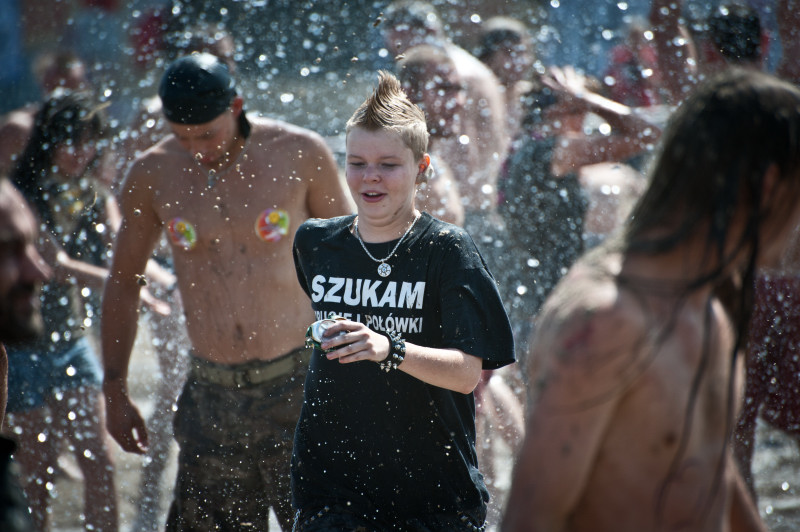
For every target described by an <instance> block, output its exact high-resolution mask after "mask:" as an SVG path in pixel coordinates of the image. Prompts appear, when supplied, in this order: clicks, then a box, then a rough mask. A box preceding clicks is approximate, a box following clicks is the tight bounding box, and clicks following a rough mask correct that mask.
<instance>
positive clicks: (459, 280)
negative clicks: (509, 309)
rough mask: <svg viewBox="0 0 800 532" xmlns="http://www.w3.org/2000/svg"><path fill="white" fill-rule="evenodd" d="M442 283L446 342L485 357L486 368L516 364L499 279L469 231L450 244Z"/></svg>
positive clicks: (446, 344) (447, 246) (448, 345)
mask: <svg viewBox="0 0 800 532" xmlns="http://www.w3.org/2000/svg"><path fill="white" fill-rule="evenodd" d="M440 287H441V298H442V299H441V300H442V318H441V319H442V333H443V341H444V345H445V346H447V347H454V348H456V349H460V350H461V351H463V352H465V353H467V354H470V355H473V356H477V357H479V358H481V359H483V368H484V369H497V368H500V367H503V366H506V365H508V364H512V363H513V362H514V361H515V357H514V339H513V335H512V332H511V325H510V324H509V320H508V316H507V314H506V311H505V308H504V307H503V303H502V300H501V298H500V294H499V292H498V290H497V283H496V282H495V280H494V278H493V277H492V275H491V273H490V272H489V270H488V268H487V267H486V264H485V262H484V260H483V258H482V257H481V255H480V253H479V251H478V249H477V247H476V246H475V243H474V242H473V241H472V238H470V237H469V235H468V234H466V233H465V232H462V233H460V234H457V235H455V236H454V237H453V240H451V241H450V242H449V244H448V245H446V251H445V259H444V261H443V268H442V271H441V275H440Z"/></svg>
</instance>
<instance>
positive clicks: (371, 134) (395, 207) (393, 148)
mask: <svg viewBox="0 0 800 532" xmlns="http://www.w3.org/2000/svg"><path fill="white" fill-rule="evenodd" d="M346 151H347V155H346V157H347V162H346V169H345V176H346V178H347V185H348V187H349V188H350V193H351V194H352V196H353V200H355V203H356V207H357V209H358V216H359V220H364V221H367V222H368V223H371V224H374V225H383V224H385V223H390V222H392V221H394V220H397V219H405V218H407V217H409V216H410V215H411V213H413V211H414V195H415V192H416V179H417V175H418V174H419V172H420V168H419V163H420V161H417V160H415V158H414V154H413V153H412V151H411V149H410V148H409V147H408V146H406V145H405V143H404V142H403V139H402V138H400V135H398V134H397V133H395V132H394V131H389V130H375V131H369V130H366V129H364V128H361V127H355V128H353V129H352V130H350V132H349V133H348V134H347V148H346Z"/></svg>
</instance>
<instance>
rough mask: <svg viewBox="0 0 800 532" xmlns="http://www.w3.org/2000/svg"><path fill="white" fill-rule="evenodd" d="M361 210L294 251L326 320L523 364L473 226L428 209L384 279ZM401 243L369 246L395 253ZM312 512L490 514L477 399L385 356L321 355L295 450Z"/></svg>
mask: <svg viewBox="0 0 800 532" xmlns="http://www.w3.org/2000/svg"><path fill="white" fill-rule="evenodd" d="M353 219H354V217H353V216H352V215H351V216H345V217H340V218H334V219H331V220H318V219H312V220H309V221H307V222H305V223H304V224H303V225H302V226H301V227H300V228H299V229H298V231H297V234H296V236H295V245H294V258H295V265H296V268H297V275H298V278H299V280H300V284H301V285H302V286H303V289H304V290H305V291H306V293H307V294H308V295H309V297H311V301H312V307H313V309H314V311H315V313H316V316H317V319H322V318H324V317H327V316H328V315H329V314H330V313H336V314H339V315H342V316H344V317H346V318H348V319H351V320H353V321H358V322H361V323H364V324H366V325H367V326H369V327H370V328H371V329H373V330H375V331H378V332H385V331H386V330H391V329H394V330H396V331H399V332H400V333H401V335H402V336H403V338H404V339H405V340H407V341H408V342H410V343H414V344H417V345H423V346H427V347H435V348H456V349H460V350H462V351H463V352H465V353H469V354H470V355H474V356H477V357H480V358H481V359H483V367H484V369H494V368H499V367H502V366H504V365H506V364H510V363H512V362H514V345H513V339H512V334H511V328H510V325H509V322H508V318H507V316H506V313H505V310H504V309H503V305H502V302H501V300H500V296H499V294H498V291H497V286H496V283H495V281H494V279H493V278H492V276H491V274H490V273H489V271H488V270H487V268H486V265H485V263H484V261H483V259H482V257H481V256H480V253H479V252H478V250H477V248H476V247H475V244H474V242H473V241H472V239H471V238H470V237H469V235H468V234H467V233H466V232H464V230H463V229H461V228H459V227H456V226H454V225H450V224H447V223H445V222H442V221H440V220H437V219H435V218H433V217H431V216H430V215H428V214H426V213H423V214H422V217H421V218H420V219H419V220H418V221H417V223H416V225H415V226H414V228H413V229H412V231H411V232H410V233H409V234H408V236H407V237H406V240H405V241H404V242H403V243H402V244H401V245H400V247H399V249H398V250H397V252H396V253H395V255H394V256H393V257H392V258H391V259H390V260H388V261H387V262H388V263H389V264H390V265H391V267H392V272H391V274H390V275H389V276H388V277H386V278H382V277H380V276H379V275H378V273H377V266H378V265H377V263H376V262H374V261H373V260H371V259H370V258H369V257H368V256H367V255H366V253H364V250H363V249H361V245H360V244H359V242H358V240H357V239H356V237H355V236H354V235H353V234H352V232H351V231H350V228H351V226H352V223H353ZM396 243H397V241H396V240H395V241H393V242H386V243H380V244H367V247H368V249H369V250H370V253H372V254H373V256H375V257H380V258H382V257H385V256H386V255H387V254H388V253H389V252H390V251H391V250H392V248H393V247H394V245H395V244H396ZM292 498H293V503H294V504H295V506H296V507H297V508H300V509H316V508H318V507H321V506H324V505H326V504H332V505H335V504H339V505H343V506H345V505H346V506H347V507H349V508H351V509H352V511H353V512H357V513H360V514H361V515H365V516H369V517H371V518H372V517H374V518H377V519H382V520H383V521H384V522H389V523H394V522H400V521H403V520H405V519H408V518H410V517H421V516H425V515H431V514H450V515H456V514H458V513H459V512H463V511H471V512H474V511H476V510H477V511H478V512H480V513H482V514H485V507H486V501H487V500H488V493H487V491H486V487H485V485H484V481H483V477H482V475H481V474H480V473H479V471H478V469H477V458H476V455H475V402H474V397H473V395H472V394H461V393H457V392H453V391H450V390H446V389H444V388H439V387H437V386H432V385H429V384H426V383H424V382H422V381H420V380H418V379H416V378H414V377H411V376H409V375H407V374H406V373H404V372H402V371H400V370H394V371H391V372H384V371H381V370H380V367H379V365H378V364H376V363H374V362H357V363H353V364H339V363H338V362H336V361H329V360H327V359H326V358H325V356H323V354H322V353H321V352H318V351H317V352H315V353H314V356H312V360H311V364H310V367H309V372H308V376H307V378H306V383H305V399H304V403H303V409H302V413H301V416H300V420H299V422H298V425H297V431H296V433H295V443H294V456H293V457H292Z"/></svg>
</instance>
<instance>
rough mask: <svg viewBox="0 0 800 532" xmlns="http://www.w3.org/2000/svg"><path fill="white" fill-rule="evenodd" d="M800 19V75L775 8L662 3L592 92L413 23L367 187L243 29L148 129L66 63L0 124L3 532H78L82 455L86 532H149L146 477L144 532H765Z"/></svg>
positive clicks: (798, 132) (791, 217)
mask: <svg viewBox="0 0 800 532" xmlns="http://www.w3.org/2000/svg"><path fill="white" fill-rule="evenodd" d="M777 4H778V5H777V8H776V9H777V10H778V12H779V13H780V14H781V15H782V18H781V21H780V24H779V25H778V29H779V34H778V38H779V42H780V43H781V45H782V46H783V51H784V53H783V55H782V58H781V61H780V62H779V64H778V65H777V67H776V68H775V69H774V72H767V70H768V69H767V67H766V66H765V61H764V58H765V52H766V43H767V42H768V39H767V36H766V32H765V30H764V28H763V26H762V25H761V23H760V19H759V16H758V12H757V11H755V10H753V9H752V8H748V7H747V6H745V5H743V4H741V3H734V4H731V5H720V6H717V7H716V8H715V9H714V10H713V11H712V12H711V13H710V14H709V15H708V17H707V18H705V19H703V20H696V19H691V18H690V17H689V16H688V15H687V14H686V13H684V12H682V10H681V5H680V3H678V4H675V3H674V2H671V1H669V0H653V1H652V2H651V8H650V16H649V19H647V20H642V19H631V21H630V25H629V28H628V29H627V30H626V34H625V39H624V41H621V43H620V44H619V46H617V47H616V48H614V49H613V51H612V56H611V57H610V58H609V65H610V66H609V69H608V70H607V71H606V72H605V74H604V76H602V77H593V76H591V75H589V74H587V73H584V72H580V71H578V70H577V69H575V68H573V67H572V66H571V65H569V64H566V65H544V64H543V63H542V61H541V60H540V59H539V58H538V57H537V43H536V40H535V39H534V38H533V32H534V27H533V26H532V25H530V24H529V22H530V21H523V20H519V19H516V18H513V17H509V16H494V17H490V18H487V19H486V20H482V21H480V24H478V25H476V27H477V31H476V32H475V35H474V39H473V44H474V49H471V48H469V47H468V46H467V45H466V44H465V43H462V44H463V45H459V43H457V42H456V39H454V37H453V36H452V35H449V34H448V26H447V25H446V24H444V23H443V21H442V19H441V18H440V17H439V15H438V14H437V11H436V8H435V6H434V5H432V4H429V3H426V2H422V1H419V0H397V1H394V2H391V3H390V4H389V5H387V6H385V8H383V10H382V11H381V13H380V14H379V15H378V17H377V20H376V23H375V26H376V27H377V28H378V29H379V30H380V32H381V35H382V37H383V39H384V41H383V42H382V43H381V46H382V47H383V48H384V49H385V50H386V51H387V52H388V55H389V56H390V57H391V58H393V62H392V64H391V66H390V67H389V68H388V69H387V70H381V71H380V72H376V73H375V75H376V79H377V81H375V83H374V87H373V89H372V91H371V93H370V94H369V95H368V96H367V97H366V99H364V100H363V101H361V102H360V104H358V105H357V107H356V108H355V109H354V110H353V113H352V115H351V116H350V118H349V119H348V120H347V121H346V123H344V124H342V126H341V130H342V131H343V137H344V154H343V156H344V157H343V160H337V154H336V153H334V151H333V149H332V147H331V145H330V143H329V142H327V139H326V138H325V137H323V136H321V134H320V133H319V132H317V131H314V130H313V129H312V128H310V127H306V126H301V125H297V124H292V123H289V122H287V121H284V120H280V119H278V118H275V117H268V116H263V115H261V114H259V113H258V112H256V111H257V110H256V109H251V108H250V105H249V102H246V101H245V97H244V94H243V91H242V90H241V83H240V80H239V79H238V77H237V75H238V70H237V64H236V61H235V57H236V53H235V51H236V50H237V47H238V46H240V45H239V44H238V43H237V42H236V39H235V38H234V36H233V35H231V34H230V33H229V32H228V31H227V30H226V29H225V28H224V27H222V26H221V25H219V24H212V23H208V22H206V23H200V22H198V23H195V24H191V25H188V26H184V27H177V26H176V23H175V21H174V20H173V21H170V23H165V25H164V28H168V30H169V32H170V34H169V35H168V38H166V39H165V40H164V42H165V43H166V47H165V48H164V49H163V50H160V51H152V50H151V52H152V53H154V54H155V53H161V54H163V56H162V58H161V61H160V62H159V63H158V64H159V65H161V67H160V69H159V78H158V79H159V82H158V86H157V94H154V95H151V96H150V97H149V98H147V99H145V100H144V101H143V102H142V105H141V106H140V107H139V108H137V109H136V110H135V112H134V113H133V117H134V118H133V119H132V120H131V121H130V123H128V124H124V125H123V126H122V127H120V126H119V125H118V124H117V125H116V126H113V125H112V122H114V121H113V120H110V119H109V117H108V110H109V105H111V106H113V105H114V103H111V102H107V101H105V100H103V99H101V98H99V91H100V90H102V87H95V86H93V84H92V82H91V81H90V80H89V78H88V76H87V66H86V63H84V61H83V59H82V58H81V57H80V56H79V55H77V54H75V53H73V52H71V51H69V50H48V51H46V53H43V54H42V55H41V58H40V60H39V62H38V63H37V78H38V81H39V85H40V87H41V91H42V94H43V95H44V98H43V99H42V101H33V102H30V103H29V104H28V105H26V106H25V107H23V108H20V109H16V110H14V111H12V112H10V113H8V114H7V115H5V116H4V117H2V119H0V261H1V262H0V273H2V275H3V278H0V288H2V289H3V291H2V292H0V298H1V299H0V331H2V333H3V334H2V337H0V355H2V356H0V370H2V375H0V376H1V377H3V378H2V380H1V381H0V382H2V383H3V386H2V387H1V388H0V391H1V392H3V393H0V406H1V407H2V409H0V428H2V429H3V434H4V436H3V437H2V439H0V448H2V449H3V458H4V460H5V462H4V463H3V464H0V475H2V476H3V478H0V489H2V491H3V495H6V494H7V495H8V497H7V498H6V499H7V500H8V501H9V502H8V504H6V508H7V510H6V509H2V508H0V513H2V515H0V525H3V526H2V527H0V528H2V529H3V530H6V529H8V530H26V531H27V530H35V531H38V532H46V531H48V530H51V529H52V521H53V507H52V500H51V497H52V487H53V485H54V483H55V482H56V481H57V480H58V478H59V476H63V475H65V474H69V473H67V472H65V471H64V470H63V463H64V462H63V460H62V457H63V455H72V457H73V458H72V459H73V460H74V461H75V462H76V463H77V465H78V466H79V469H80V476H81V477H82V479H83V486H84V497H83V500H84V508H83V512H82V519H83V523H84V526H85V528H86V529H87V530H100V531H117V530H120V529H121V528H124V526H123V524H122V523H121V522H120V504H119V502H120V501H119V494H118V492H117V489H116V480H115V467H114V460H113V451H114V449H113V447H112V445H118V446H119V447H120V448H121V449H122V450H123V451H126V452H128V453H134V454H138V455H142V457H143V462H142V464H143V467H142V475H141V485H140V487H139V490H138V491H139V496H138V499H137V500H136V501H135V505H136V511H137V515H136V518H135V521H134V523H133V524H132V525H131V529H132V530H135V531H137V532H138V531H142V532H151V531H156V530H167V531H185V530H268V529H269V524H268V523H269V521H270V515H271V514H272V515H274V518H276V519H277V522H278V524H279V526H280V529H281V530H284V531H288V530H297V531H308V532H312V531H316V532H325V531H339V530H380V531H384V530H386V531H388V530H419V531H422V530H442V531H444V530H448V531H449V530H468V531H472V530H503V531H507V532H516V531H525V530H548V531H550V530H553V531H555V530H571V531H589V530H615V531H632V532H634V531H642V530H661V529H668V530H669V529H674V528H678V527H683V528H682V529H685V530H698V531H699V530H709V529H714V530H743V531H744V530H748V531H749V530H752V531H761V530H766V526H765V525H764V523H763V521H762V519H761V517H760V516H759V512H758V509H757V505H756V502H757V501H756V493H755V489H754V484H753V474H752V471H751V465H750V461H751V459H752V454H753V447H754V440H755V426H756V419H757V418H758V417H759V415H762V416H763V418H764V419H765V420H766V421H767V422H769V423H771V424H773V425H774V426H775V427H776V428H779V429H782V430H784V431H787V432H789V433H791V434H793V435H796V433H797V426H798V420H800V407H798V406H797V404H796V403H797V402H796V401H794V402H793V397H794V396H796V391H797V390H798V389H800V382H797V380H796V375H797V374H798V373H800V367H799V365H798V363H797V362H796V360H794V358H796V357H794V356H793V353H794V352H795V351H796V349H797V347H798V346H797V341H796V339H795V338H796V334H795V332H794V331H795V325H794V323H793V322H794V320H795V318H796V316H797V315H798V314H799V313H800V310H798V309H800V303H798V301H800V285H798V283H797V282H796V279H797V264H798V252H797V250H798V249H800V247H799V246H798V244H800V210H798V208H797V207H796V205H797V202H798V200H800V145H798V144H797V142H798V140H797V139H798V138H800V89H798V88H797V87H796V85H795V84H796V83H798V82H800V76H797V75H796V73H797V72H798V70H800V66H798V65H800V61H798V60H797V59H796V58H795V57H794V56H792V54H791V51H792V50H793V46H794V44H796V43H797V42H798V41H800V39H798V38H797V32H800V5H798V2H797V0H778V2H777ZM162 29H163V28H162ZM115 128H116V129H115ZM39 293H41V297H39ZM312 324H313V325H312ZM322 325H324V326H325V327H322ZM140 327H146V328H147V329H148V330H149V332H150V334H151V335H152V336H153V337H154V338H156V339H157V342H156V348H155V351H156V353H157V359H158V364H159V367H160V370H161V376H160V377H156V379H154V386H156V390H157V391H156V393H154V394H153V395H154V404H155V408H154V411H153V414H152V416H151V417H150V418H147V419H146V417H145V416H144V415H142V413H141V412H140V410H139V407H138V406H137V404H136V398H135V397H133V396H132V394H131V393H130V390H129V380H130V375H131V371H132V367H131V360H132V355H133V353H134V349H135V344H136V339H137V334H138V330H139V328H140ZM307 328H308V331H309V332H308V334H307V335H306V337H304V333H306V329H307ZM322 329H324V330H325V332H324V334H323V335H322V336H319V337H314V336H313V335H311V332H312V330H314V331H316V330H322ZM309 335H311V338H309ZM311 340H313V341H311ZM3 344H5V349H2V348H1V347H2V345H3ZM6 351H7V354H6ZM6 379H7V385H6ZM6 386H7V388H6ZM787 400H788V402H787ZM109 436H110V437H111V438H113V440H114V442H115V443H112V442H111V441H110V440H109ZM173 441H174V442H175V443H176V444H177V449H178V453H177V473H176V478H175V484H174V490H173V493H172V501H171V504H170V506H169V510H168V512H167V515H166V517H165V518H163V516H162V515H161V512H160V511H159V506H160V491H161V485H162V483H163V482H164V480H165V479H166V475H165V468H166V457H167V456H168V454H169V449H170V446H171V445H172V444H173ZM12 454H13V460H9V459H8V457H10V456H11V455H12ZM503 471H507V472H510V482H507V481H505V480H504V478H503V477H504V475H503ZM612 486H613V489H610V488H611V487H612ZM0 506H2V505H0ZM4 523H10V524H8V525H7V527H6V525H4ZM12 527H13V528H12Z"/></svg>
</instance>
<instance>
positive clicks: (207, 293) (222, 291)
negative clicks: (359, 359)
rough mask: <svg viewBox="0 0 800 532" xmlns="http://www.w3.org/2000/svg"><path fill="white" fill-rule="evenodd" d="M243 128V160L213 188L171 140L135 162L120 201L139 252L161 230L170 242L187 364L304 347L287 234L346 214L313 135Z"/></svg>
mask: <svg viewBox="0 0 800 532" xmlns="http://www.w3.org/2000/svg"><path fill="white" fill-rule="evenodd" d="M251 122H252V123H253V129H252V133H251V136H250V138H249V140H248V142H249V146H248V147H247V150H246V152H244V154H243V155H242V156H241V157H240V158H239V160H238V161H237V163H235V164H234V165H233V168H232V169H231V170H230V171H228V172H227V173H224V174H221V176H220V178H219V180H218V181H217V183H216V184H215V185H214V186H213V187H211V188H210V187H209V186H208V175H207V172H206V170H205V169H204V168H202V167H201V166H200V165H199V164H198V163H197V162H196V161H193V160H192V158H191V156H190V155H189V153H188V152H187V151H186V150H184V149H183V148H182V147H181V146H180V144H179V143H178V142H177V140H176V139H175V138H174V137H172V136H170V137H167V138H166V139H164V140H163V141H162V142H160V143H159V144H157V145H156V146H154V147H153V148H152V149H150V150H148V151H147V152H145V154H143V156H142V157H141V158H140V159H139V160H138V161H137V162H136V163H135V164H134V166H133V168H132V169H131V172H130V174H129V177H128V180H127V181H126V186H125V194H126V195H127V197H126V198H125V200H124V202H123V208H124V209H126V210H127V211H128V212H125V216H126V217H131V218H130V219H129V220H130V221H131V222H133V223H134V224H136V223H139V224H142V225H143V226H144V227H147V228H148V229H144V231H143V233H141V235H140V236H142V237H143V238H144V240H145V241H146V242H147V246H146V247H148V248H151V245H150V242H151V241H152V239H153V238H154V236H157V235H158V234H159V233H160V231H161V230H163V231H165V232H166V233H167V236H168V237H169V241H170V242H171V246H172V253H173V257H174V263H175V272H176V275H177V278H178V286H179V289H180V292H181V296H182V299H183V304H184V308H185V309H186V323H187V327H188V332H189V337H190V339H191V342H192V345H193V350H194V354H195V356H198V357H201V358H206V359H209V360H212V361H215V362H219V363H227V364H236V363H241V362H244V361H247V360H253V359H272V358H275V357H278V356H280V355H282V354H285V353H286V352H288V351H290V350H292V349H294V348H296V347H299V346H301V345H302V343H303V333H304V332H305V326H306V325H307V324H308V323H310V322H311V321H313V314H312V312H311V307H310V305H309V302H308V298H307V297H306V295H305V294H304V293H303V291H302V290H301V288H300V285H299V283H298V282H297V277H296V274H295V269H294V263H293V259H292V241H293V239H294V233H295V231H296V230H297V227H298V226H299V225H300V224H301V223H302V222H303V221H304V220H306V219H307V218H309V217H323V218H324V217H330V216H334V215H340V214H345V213H347V212H349V209H348V204H347V200H346V198H345V197H344V192H343V189H342V188H341V185H340V184H339V180H338V176H337V169H336V165H335V162H334V161H333V158H332V156H331V155H330V152H329V151H328V150H327V148H325V147H324V143H323V141H322V140H321V138H320V137H318V136H317V135H315V134H312V133H311V132H309V131H307V130H304V129H301V128H298V127H295V126H292V125H289V124H285V123H281V122H275V121H267V120H251ZM139 249H141V248H139ZM147 252H148V253H149V252H150V249H148V250H147Z"/></svg>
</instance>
